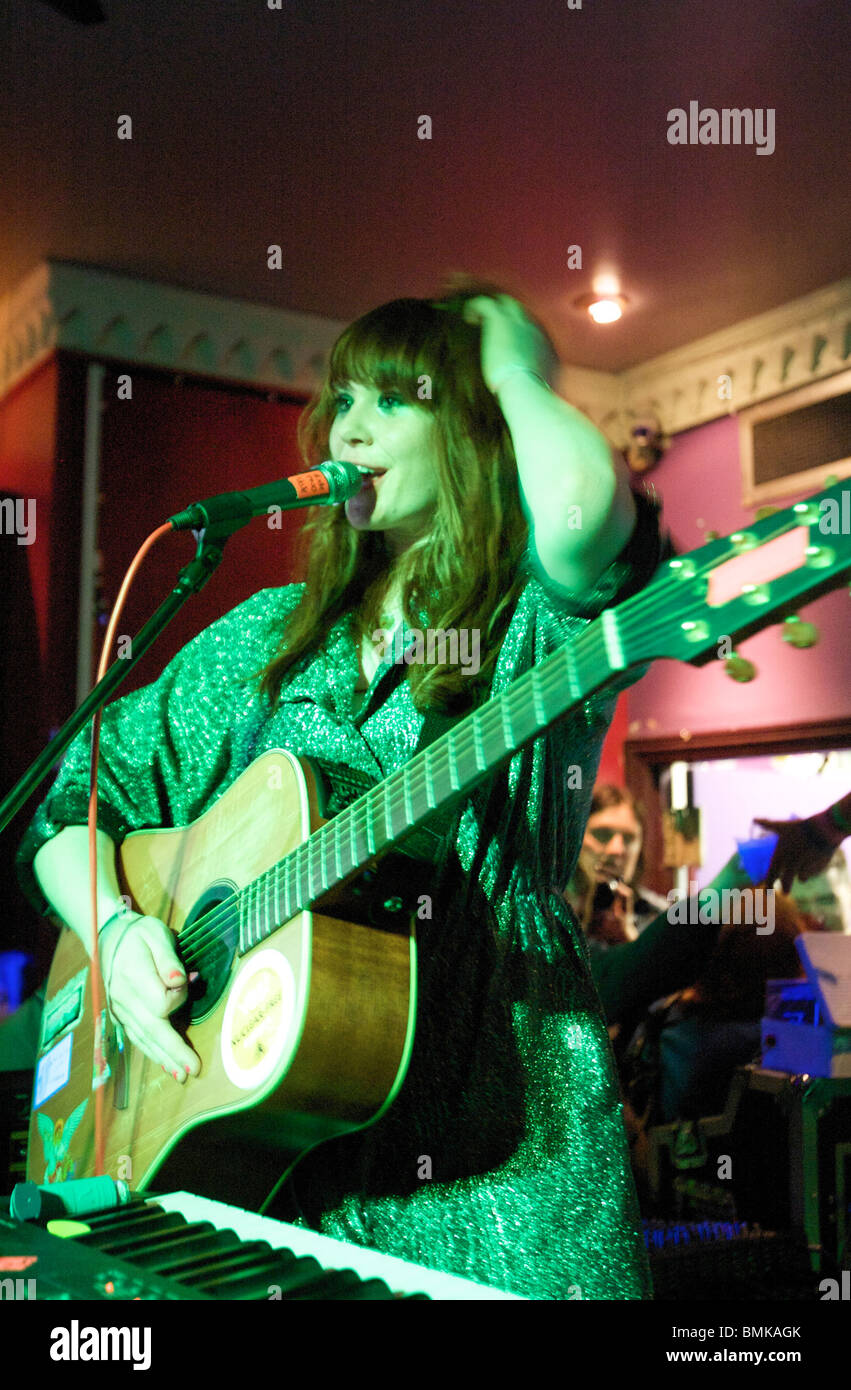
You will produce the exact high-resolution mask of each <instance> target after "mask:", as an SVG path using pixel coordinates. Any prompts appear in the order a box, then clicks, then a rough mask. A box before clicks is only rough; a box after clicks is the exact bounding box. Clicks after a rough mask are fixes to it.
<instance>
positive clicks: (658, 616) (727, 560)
mask: <svg viewBox="0 0 851 1390" xmlns="http://www.w3.org/2000/svg"><path fill="white" fill-rule="evenodd" d="M849 572H851V481H846V482H844V483H843V482H839V483H835V484H834V485H833V486H832V487H829V488H826V489H825V490H824V491H823V492H819V493H816V494H815V495H814V496H813V497H810V498H808V499H807V500H806V501H804V502H797V503H795V505H794V506H792V507H787V508H786V510H785V511H779V512H775V513H773V514H772V515H771V516H766V517H763V519H762V520H761V521H755V522H754V523H753V524H752V525H750V526H747V527H744V528H743V529H742V530H741V531H736V532H734V533H733V534H732V535H729V536H724V537H721V538H719V539H718V540H714V541H709V542H708V543H707V544H706V545H702V546H700V547H699V549H697V550H692V551H690V552H689V553H688V554H687V555H679V556H677V557H675V558H674V559H673V560H668V561H666V563H665V564H664V565H662V566H661V567H660V568H659V570H658V571H657V573H656V574H655V575H654V577H653V579H652V580H651V581H650V583H649V584H648V585H647V586H646V587H645V588H644V589H642V591H641V592H640V593H639V594H636V595H635V597H634V598H631V599H629V600H628V601H627V602H626V603H625V604H622V605H620V606H619V607H618V609H617V610H616V612H617V615H618V629H619V631H618V636H619V639H620V643H621V646H622V649H623V651H624V653H625V654H626V657H627V663H626V664H628V665H632V664H634V663H635V662H637V661H646V660H650V659H656V658H659V657H670V658H672V659H674V660H677V661H687V662H690V663H691V664H692V665H694V666H700V665H704V664H705V663H706V662H707V661H710V660H712V659H713V658H714V657H717V655H718V645H719V643H720V642H721V640H722V638H724V637H728V638H730V639H732V640H733V641H737V640H741V639H742V638H744V637H749V636H750V635H751V634H752V633H754V632H758V631H759V630H760V628H763V627H767V626H768V625H769V623H773V622H778V621H780V619H782V618H785V617H786V616H788V615H789V614H790V613H795V612H796V611H797V609H798V608H799V607H800V606H801V605H802V604H803V603H807V602H811V601H812V600H813V599H814V598H817V597H818V596H819V595H820V594H823V593H826V592H827V591H828V590H829V589H833V588H836V587H837V586H838V585H839V584H841V583H842V581H843V579H844V578H845V576H847V575H848V574H849ZM621 615H623V622H622V624H621Z"/></svg>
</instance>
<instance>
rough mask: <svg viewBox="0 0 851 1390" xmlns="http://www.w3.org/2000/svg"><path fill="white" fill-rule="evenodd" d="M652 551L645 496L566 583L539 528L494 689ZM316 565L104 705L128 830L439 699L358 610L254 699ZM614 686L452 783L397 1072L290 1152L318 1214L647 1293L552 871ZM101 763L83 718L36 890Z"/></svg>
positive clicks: (579, 976) (453, 1256) (604, 1053)
mask: <svg viewBox="0 0 851 1390" xmlns="http://www.w3.org/2000/svg"><path fill="white" fill-rule="evenodd" d="M660 558H661V550H660V540H659V530H658V523H657V519H656V514H655V510H654V509H653V508H651V507H649V505H641V506H640V508H639V525H638V526H637V528H636V532H635V533H634V535H633V539H632V541H631V542H630V544H629V546H628V547H627V548H626V550H625V551H624V552H623V553H622V555H621V556H620V557H619V558H618V560H616V561H615V562H614V563H613V564H612V565H611V566H610V567H609V569H608V570H607V571H606V572H605V574H604V575H603V576H602V578H601V580H600V581H599V583H598V585H597V586H596V588H595V590H594V592H593V594H590V595H589V594H585V595H582V596H581V597H577V596H575V595H574V596H571V595H567V594H565V593H563V592H560V591H557V589H556V587H555V586H554V585H553V584H552V583H551V582H549V581H548V580H547V578H546V576H545V575H543V574H542V573H541V571H540V567H539V566H538V564H537V562H536V560H535V556H534V551H533V549H532V547H531V545H530V548H529V550H528V551H527V555H526V557H525V559H524V562H523V563H524V570H525V572H526V575H527V582H526V583H525V586H524V588H523V590H522V592H521V594H520V597H519V599H518V600H517V604H516V607H515V610H514V614H513V617H512V620H511V623H510V626H509V628H508V631H507V635H506V637H505V640H504V642H503V645H502V648H501V651H500V655H499V660H498V664H497V667H496V671H495V675H494V679H493V685H492V693H494V694H497V693H499V692H501V691H503V690H504V689H505V688H506V687H507V686H508V685H510V683H511V682H512V681H513V680H515V679H516V678H517V677H518V676H520V675H521V674H522V673H523V672H525V671H527V670H528V669H529V668H530V667H532V666H533V665H535V664H536V663H539V662H541V661H542V660H543V659H544V658H545V657H547V656H548V655H549V654H550V653H551V652H552V651H553V650H554V649H555V648H556V647H557V646H558V645H560V644H561V643H563V642H564V641H565V640H566V639H568V638H569V637H570V636H571V635H572V634H575V633H576V632H577V631H578V630H579V629H581V628H582V627H583V626H584V625H585V624H586V623H587V621H588V620H589V618H590V617H593V616H594V615H595V614H596V613H598V612H599V611H601V609H602V608H603V607H605V606H606V605H607V604H609V603H611V602H612V601H613V600H616V599H619V598H621V597H622V596H624V595H625V594H626V593H631V592H633V591H634V590H635V589H636V588H638V587H640V585H641V584H642V583H644V582H646V579H647V578H648V577H649V575H650V574H651V573H652V572H653V569H654V568H655V566H656V564H657V563H658V560H659V559H660ZM302 589H303V586H302V585H300V584H290V585H287V586H286V587H285V588H282V589H272V590H264V591H263V592H261V593H258V594H255V595H254V597H253V598H251V599H249V600H248V601H247V602H245V603H243V604H241V605H240V606H239V607H237V608H236V609H234V610H233V611H232V612H230V613H228V614H227V615H226V616H224V617H222V618H221V619H219V620H218V621H217V622H215V623H214V624H213V625H212V626H211V627H209V628H207V629H206V630H205V631H203V632H202V633H200V634H199V636H198V637H196V638H195V639H194V640H193V641H192V642H190V643H189V644H188V645H187V646H186V647H184V648H183V650H182V651H181V652H179V653H178V655H177V656H176V657H175V658H174V660H173V661H172V662H171V663H170V664H169V665H168V666H167V668H166V669H165V670H164V672H163V674H162V676H161V677H160V678H159V680H158V681H156V682H155V683H154V684H152V685H149V686H147V687H145V688H144V689H142V690H140V691H138V692H134V693H131V694H130V695H127V696H125V697H124V698H122V699H119V700H116V701H115V702H114V703H113V704H112V705H111V706H110V707H109V708H108V709H107V710H106V711H105V715H104V720H103V734H102V746H101V771H100V779H99V784H100V824H101V826H102V827H103V829H104V830H106V831H107V832H108V833H109V834H110V835H111V836H112V837H113V838H114V839H115V840H116V841H120V840H121V839H122V838H123V837H124V836H125V835H126V834H127V833H128V832H130V831H131V830H137V829H142V828H145V827H151V826H172V825H185V824H188V823H189V822H190V821H192V820H194V819H195V818H196V817H197V816H200V815H201V813H202V812H203V811H205V810H206V809H207V808H208V807H209V806H210V805H211V804H212V802H213V801H215V799H216V798H217V797H218V796H220V795H221V793H222V792H223V791H224V790H225V789H226V788H227V787H228V786H229V785H230V784H231V783H232V782H233V781H234V779H235V778H236V777H237V776H238V775H239V773H241V772H242V771H243V770H244V769H245V767H246V766H247V765H248V763H249V762H250V761H252V759H254V758H255V757H257V756H259V755H260V754H261V753H263V752H265V751H266V750H267V749H271V748H276V747H282V746H283V747H286V748H288V749H290V750H291V751H292V752H294V753H296V754H300V755H305V756H310V755H311V754H312V755H314V756H317V757H322V758H326V759H327V758H332V759H334V760H336V761H338V762H340V763H344V764H347V765H348V766H349V767H353V768H357V769H360V770H362V771H363V772H366V773H369V774H371V775H372V776H373V777H377V778H383V777H385V776H388V775H389V774H390V773H392V772H394V771H395V770H396V769H398V768H399V767H401V766H402V764H404V763H405V762H406V761H408V759H409V758H410V757H411V756H412V754H413V751H414V749H415V747H416V744H417V740H418V737H419V734H420V729H421V727H422V722H423V716H422V715H421V714H420V713H419V712H418V711H417V710H416V708H415V707H414V705H413V703H412V700H411V698H410V688H409V686H408V683H407V681H406V680H404V679H402V680H399V679H397V677H398V671H397V672H394V671H393V667H392V665H391V664H390V661H389V660H388V661H387V662H385V664H383V665H382V666H379V668H378V670H377V671H376V673H375V676H374V677H373V680H372V682H371V684H370V687H369V690H368V692H367V694H366V697H365V699H364V700H363V702H362V703H361V702H360V701H359V700H358V699H357V696H356V694H355V686H356V684H357V681H358V675H359V667H358V653H357V649H356V645H355V641H354V638H353V636H352V633H351V629H350V627H349V624H348V622H347V620H345V619H343V620H341V621H340V622H339V623H338V624H337V625H336V626H335V627H334V628H333V629H332V631H331V633H330V634H329V636H328V638H327V639H326V641H325V643H324V645H323V647H322V649H321V650H320V651H318V652H317V653H316V654H315V655H314V656H313V657H310V658H305V659H303V660H302V661H300V662H299V663H298V664H297V666H296V667H295V668H294V669H291V670H290V672H288V676H287V680H286V682H285V685H284V688H283V692H282V699H281V703H280V705H279V707H278V709H277V710H276V711H275V712H274V713H270V710H269V708H268V705H267V704H266V703H264V702H263V701H262V700H261V698H260V696H259V695H258V693H257V689H256V680H255V678H254V675H255V673H256V672H257V671H258V670H259V669H261V668H262V667H263V666H264V665H265V664H266V663H267V662H268V661H269V660H270V659H271V658H272V656H273V655H274V654H275V653H276V651H277V649H278V644H279V642H280V633H281V625H282V622H283V621H285V619H286V615H287V614H288V613H289V612H291V611H292V609H293V608H294V607H295V605H296V604H297V603H298V601H299V597H300V595H301V593H302ZM390 658H391V659H392V653H391V654H390ZM630 679H635V677H634V676H633V677H631V678H627V680H625V681H624V682H623V684H628V683H629V680H630ZM613 708H614V696H611V695H606V696H602V697H597V698H595V699H594V700H591V701H588V702H586V704H585V705H584V706H583V707H582V708H581V709H579V710H578V711H577V712H576V713H574V714H571V715H569V716H566V717H565V718H563V719H562V720H560V721H558V722H557V724H556V725H554V726H552V727H551V728H550V729H549V731H548V732H547V733H546V734H545V735H542V736H540V737H538V738H537V739H535V740H534V741H533V742H532V743H530V744H527V745H526V746H525V747H524V748H523V749H521V750H520V751H518V752H517V753H516V754H515V755H514V756H513V757H512V758H511V760H510V761H509V762H508V763H506V764H504V766H503V768H502V769H501V770H500V771H499V772H498V773H497V774H496V775H494V776H493V777H492V778H491V779H490V780H488V781H486V782H485V783H483V784H481V785H480V786H479V788H478V789H476V790H475V791H474V792H473V794H472V795H471V796H470V797H469V798H468V799H467V800H466V801H464V802H463V803H462V804H461V806H460V807H459V809H458V812H457V817H456V833H455V834H454V835H453V836H451V837H447V839H446V841H445V842H444V845H443V849H442V852H441V854H440V856H439V860H438V863H437V864H436V865H435V866H434V868H433V869H429V870H428V881H427V884H426V888H425V890H424V891H428V892H429V894H430V895H431V898H432V903H433V907H432V919H431V920H430V921H421V922H418V943H419V944H418V950H419V981H418V990H419V1007H418V1016H417V1030H416V1037H415V1042H414V1049H413V1055H412V1058H411V1064H410V1068H409V1071H408V1075H407V1078H406V1080H405V1083H404V1085H403V1087H402V1089H401V1091H400V1093H399V1096H398V1097H397V1099H396V1101H395V1103H394V1104H393V1106H391V1108H390V1110H389V1111H388V1112H387V1114H386V1116H384V1118H383V1119H381V1120H380V1121H379V1122H378V1123H377V1124H375V1125H373V1126H372V1127H371V1128H369V1129H367V1130H365V1131H363V1132H361V1133H360V1134H357V1135H354V1136H349V1137H347V1138H344V1139H341V1140H337V1141H335V1142H334V1143H333V1144H330V1145H325V1146H324V1147H323V1148H320V1149H319V1150H317V1151H316V1153H315V1154H314V1155H311V1156H309V1157H308V1160H307V1161H306V1162H305V1163H303V1164H302V1165H301V1167H300V1169H299V1170H297V1180H296V1190H297V1193H298V1197H299V1200H300V1202H301V1205H302V1209H303V1211H304V1213H305V1216H306V1218H307V1220H308V1221H309V1222H310V1224H311V1225H314V1226H315V1227H316V1228H318V1229H321V1230H322V1231H323V1232H324V1233H325V1234H327V1235H331V1236H335V1237H337V1238H338V1239H341V1240H346V1241H352V1242H355V1243H360V1244H364V1245H367V1246H370V1247H372V1248H374V1249H377V1250H380V1251H384V1252H385V1253H387V1254H390V1255H395V1256H398V1257H401V1258H402V1259H405V1260H409V1261H413V1262H415V1263H418V1264H422V1265H427V1266H430V1267H433V1268H435V1269H440V1270H443V1271H445V1272H447V1273H450V1274H457V1275H461V1276H463V1277H466V1278H470V1279H474V1280H477V1281H479V1282H480V1283H484V1284H488V1285H491V1286H493V1287H496V1288H499V1289H503V1290H507V1291H508V1292H511V1293H515V1294H520V1295H523V1296H525V1297H528V1298H535V1299H573V1298H577V1299H578V1298H583V1299H636V1298H648V1297H651V1296H652V1295H651V1287H650V1280H649V1273H648V1265H647V1260H646V1256H645V1251H644V1243H643V1240H642V1236H641V1231H640V1223H639V1215H638V1210H637V1205H636V1199H635V1190H634V1186H633V1181H632V1176H631V1173H630V1168H629V1161H628V1150H627V1143H626V1138H625V1134H624V1129H623V1122H622V1112H621V1107H620V1102H619V1094H618V1085H617V1080H616V1075H615V1070H614V1065H613V1061H612V1056H611V1050H610V1046H609V1040H608V1035H607V1032H606V1028H605V1025H604V1022H603V1016H602V1010H601V1006H600V1002H599V999H598V996H597V994H596V991H595V989H594V986H593V984H592V983H591V977H590V973H589V967H588V954H587V949H586V945H585V940H584V937H583V935H582V933H581V931H580V930H579V928H578V927H577V924H576V922H575V920H574V918H573V916H572V914H571V912H570V910H569V908H568V907H567V906H566V904H565V902H564V899H563V898H562V896H561V893H560V891H559V888H560V887H561V886H563V885H564V884H565V883H566V882H567V881H568V879H569V877H570V874H571V872H572V869H573V866H574V863H575V860H576V856H577V854H578V850H579V846H580V843H581V839H582V833H583V828H584V824H585V820H586V819H587V813H588V805H589V801H590V796H591V792H592V789H593V784H594V778H595V774H596V770H597V765H598V762H599V756H600V749H601V745H602V741H603V737H604V735H605V732H606V729H607V727H608V723H609V721H610V719H611V715H612V711H613ZM577 766H578V767H580V768H581V781H582V790H581V791H580V790H577V789H576V781H577V778H576V774H575V773H573V774H572V776H571V777H570V779H569V780H570V782H571V787H570V788H569V787H568V775H567V770H568V768H576V767H577ZM87 786H88V733H87V731H84V733H83V735H81V736H80V737H78V739H77V740H76V741H75V743H74V744H72V746H71V748H70V749H69V751H68V754H67V756H66V758H65V761H64V763H63V765H62V767H61V769H60V772H59V775H58V777H57V779H56V781H55V783H54V785H53V788H52V789H51V792H50V794H49V795H48V797H47V798H46V800H45V801H44V802H43V803H42V805H41V807H40V808H39V810H38V812H37V813H36V816H35V817H34V820H33V822H32V824H31V826H30V828H29V830H28V831H27V835H26V837H25V840H24V842H23V844H22V847H21V851H20V854H19V863H20V871H21V877H22V882H23V883H24V886H25V887H26V888H28V890H29V891H30V893H31V895H32V896H34V897H35V898H36V899H38V898H39V897H40V895H39V894H38V890H37V888H35V886H34V884H35V880H34V878H33V876H32V872H31V868H30V865H31V860H32V858H33V856H34V854H35V853H36V852H37V850H38V849H39V847H40V846H41V845H42V844H43V843H44V842H45V841H46V840H47V839H49V838H50V837H51V836H52V835H55V834H56V833H58V831H59V830H60V829H61V828H62V827H63V826H64V825H67V824H82V823H84V822H85V819H86V802H87ZM42 901H43V900H42ZM426 1159H427V1160H428V1162H425V1161H424V1160H426ZM429 1173H430V1176H424V1174H429Z"/></svg>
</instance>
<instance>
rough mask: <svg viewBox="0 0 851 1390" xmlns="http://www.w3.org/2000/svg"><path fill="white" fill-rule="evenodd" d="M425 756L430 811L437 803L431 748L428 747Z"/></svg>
mask: <svg viewBox="0 0 851 1390" xmlns="http://www.w3.org/2000/svg"><path fill="white" fill-rule="evenodd" d="M423 757H424V760H425V788H426V803H427V805H428V809H429V810H430V811H433V810H434V808H435V806H436V805H437V800H436V798H435V795H434V774H433V772H432V767H431V755H430V750H429V749H428V748H427V749H426V751H425V753H424V754H423Z"/></svg>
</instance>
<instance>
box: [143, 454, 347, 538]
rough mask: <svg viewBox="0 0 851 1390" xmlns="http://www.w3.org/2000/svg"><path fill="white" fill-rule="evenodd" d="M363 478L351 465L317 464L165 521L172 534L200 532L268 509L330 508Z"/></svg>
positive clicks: (222, 496) (344, 499)
mask: <svg viewBox="0 0 851 1390" xmlns="http://www.w3.org/2000/svg"><path fill="white" fill-rule="evenodd" d="M362 485H363V475H362V474H361V472H360V470H359V469H358V467H357V465H356V464H354V463H343V462H339V461H330V462H328V463H317V464H316V465H315V466H314V467H313V468H310V469H308V470H307V472H306V473H293V474H292V476H291V477H289V478H279V479H278V481H277V482H275V483H264V484H263V485H262V486H261V487H251V488H247V489H246V490H245V491H244V492H220V493H217V495H216V496H215V497H205V498H204V501H203V502H193V503H192V506H191V507H185V508H184V509H183V511H182V512H175V514H174V516H170V517H169V519H168V520H169V524H170V525H171V526H172V528H173V529H174V530H175V531H203V530H204V529H205V528H206V527H207V526H211V525H212V524H213V523H214V522H216V521H237V522H242V523H244V522H246V521H250V520H251V518H252V517H254V516H264V515H265V514H266V513H267V512H268V511H269V508H270V507H280V509H281V511H284V512H290V511H294V510H295V509H296V508H297V507H334V506H337V504H338V503H340V502H348V500H349V498H350V497H354V496H355V495H356V494H357V493H358V492H360V490H361V487H362Z"/></svg>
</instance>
